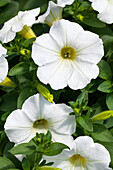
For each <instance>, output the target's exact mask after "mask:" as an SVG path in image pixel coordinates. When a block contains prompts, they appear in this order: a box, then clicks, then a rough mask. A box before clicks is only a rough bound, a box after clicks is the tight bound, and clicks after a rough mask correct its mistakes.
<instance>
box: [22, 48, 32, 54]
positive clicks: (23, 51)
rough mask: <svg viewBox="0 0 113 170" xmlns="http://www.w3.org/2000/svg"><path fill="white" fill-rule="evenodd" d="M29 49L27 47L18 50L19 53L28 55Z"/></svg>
mask: <svg viewBox="0 0 113 170" xmlns="http://www.w3.org/2000/svg"><path fill="white" fill-rule="evenodd" d="M30 53H31V52H30V50H27V49H22V50H21V51H20V54H22V55H26V54H28V55H30Z"/></svg>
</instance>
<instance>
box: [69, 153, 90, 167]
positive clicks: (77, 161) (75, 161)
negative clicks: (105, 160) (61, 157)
mask: <svg viewBox="0 0 113 170" xmlns="http://www.w3.org/2000/svg"><path fill="white" fill-rule="evenodd" d="M69 162H70V163H71V164H72V165H73V166H75V167H76V166H81V167H85V166H86V162H87V159H86V158H84V157H82V156H81V155H79V154H75V155H73V156H72V157H70V158H69Z"/></svg>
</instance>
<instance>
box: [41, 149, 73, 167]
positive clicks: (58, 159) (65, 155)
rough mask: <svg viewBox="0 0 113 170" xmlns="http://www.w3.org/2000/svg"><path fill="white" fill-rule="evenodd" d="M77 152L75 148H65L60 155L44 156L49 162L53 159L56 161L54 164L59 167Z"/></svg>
mask: <svg viewBox="0 0 113 170" xmlns="http://www.w3.org/2000/svg"><path fill="white" fill-rule="evenodd" d="M74 154H75V153H74V152H73V150H68V149H65V150H63V151H62V152H61V153H60V154H59V155H56V156H43V158H44V159H45V160H46V161H47V163H48V162H51V160H52V161H53V162H54V166H55V167H58V166H59V164H61V163H62V162H64V161H65V162H68V158H69V157H71V156H73V155H74Z"/></svg>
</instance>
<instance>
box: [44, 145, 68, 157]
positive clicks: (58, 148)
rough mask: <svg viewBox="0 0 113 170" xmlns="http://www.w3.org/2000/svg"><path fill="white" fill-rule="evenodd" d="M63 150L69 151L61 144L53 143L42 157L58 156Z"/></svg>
mask: <svg viewBox="0 0 113 170" xmlns="http://www.w3.org/2000/svg"><path fill="white" fill-rule="evenodd" d="M63 149H69V147H68V146H66V145H64V144H62V143H58V142H54V143H52V144H51V145H50V147H49V149H48V150H46V151H45V152H44V155H46V156H54V155H58V154H60V153H61V152H62V150H63Z"/></svg>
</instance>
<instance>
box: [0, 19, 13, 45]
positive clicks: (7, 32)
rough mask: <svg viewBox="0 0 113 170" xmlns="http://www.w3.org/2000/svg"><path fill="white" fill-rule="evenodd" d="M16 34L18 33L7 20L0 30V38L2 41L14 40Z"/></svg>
mask: <svg viewBox="0 0 113 170" xmlns="http://www.w3.org/2000/svg"><path fill="white" fill-rule="evenodd" d="M15 36H16V33H15V32H14V31H13V30H12V28H11V25H10V22H6V23H5V24H4V26H3V28H2V29H1V30H0V40H1V41H2V43H8V42H10V41H12V40H13V39H14V38H15Z"/></svg>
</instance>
